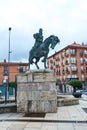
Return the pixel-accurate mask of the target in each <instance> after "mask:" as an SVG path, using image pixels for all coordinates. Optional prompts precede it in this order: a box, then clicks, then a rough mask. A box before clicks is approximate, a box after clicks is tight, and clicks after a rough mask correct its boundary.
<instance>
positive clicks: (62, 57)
mask: <svg viewBox="0 0 87 130" xmlns="http://www.w3.org/2000/svg"><path fill="white" fill-rule="evenodd" d="M47 63H48V67H49V68H50V69H52V70H54V72H55V73H56V75H57V79H59V80H61V81H67V80H71V79H79V80H81V81H87V45H85V44H84V43H82V44H77V43H75V42H74V43H73V44H71V45H68V46H66V47H65V48H63V49H61V50H60V51H58V52H56V53H55V54H53V55H51V56H49V57H48V62H47Z"/></svg>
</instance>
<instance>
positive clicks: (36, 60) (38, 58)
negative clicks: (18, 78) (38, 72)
mask: <svg viewBox="0 0 87 130" xmlns="http://www.w3.org/2000/svg"><path fill="white" fill-rule="evenodd" d="M39 60H40V58H37V59H36V61H35V65H36V67H37V69H39V66H38V64H37V62H38V61H39Z"/></svg>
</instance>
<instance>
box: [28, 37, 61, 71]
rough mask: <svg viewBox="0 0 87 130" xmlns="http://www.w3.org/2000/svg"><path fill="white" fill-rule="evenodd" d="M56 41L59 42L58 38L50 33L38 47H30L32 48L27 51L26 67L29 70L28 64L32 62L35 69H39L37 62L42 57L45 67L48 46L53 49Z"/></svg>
mask: <svg viewBox="0 0 87 130" xmlns="http://www.w3.org/2000/svg"><path fill="white" fill-rule="evenodd" d="M58 42H60V40H59V38H58V37H57V36H54V35H51V36H49V37H48V38H46V39H45V40H44V41H43V42H42V44H40V46H39V47H38V48H35V47H32V49H31V50H30V52H29V64H28V67H29V68H28V69H29V70H30V64H33V63H34V64H35V65H36V67H37V69H39V66H38V64H37V63H38V62H39V60H40V58H42V57H43V60H42V62H44V68H47V66H46V60H47V56H48V53H49V46H50V48H52V49H54V47H55V46H56V44H57V43H58Z"/></svg>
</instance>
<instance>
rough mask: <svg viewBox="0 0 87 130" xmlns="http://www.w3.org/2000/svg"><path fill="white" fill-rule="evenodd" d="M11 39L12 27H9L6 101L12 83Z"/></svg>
mask: <svg viewBox="0 0 87 130" xmlns="http://www.w3.org/2000/svg"><path fill="white" fill-rule="evenodd" d="M10 37H11V27H9V48H8V81H7V95H6V99H9V81H10V53H11V50H10Z"/></svg>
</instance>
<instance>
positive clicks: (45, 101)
mask: <svg viewBox="0 0 87 130" xmlns="http://www.w3.org/2000/svg"><path fill="white" fill-rule="evenodd" d="M55 85H56V79H55V74H54V72H52V71H50V70H34V71H29V72H27V73H25V74H20V75H17V111H18V112H33V113H37V112H39V113H44V112H56V111H57V94H56V86H55Z"/></svg>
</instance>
